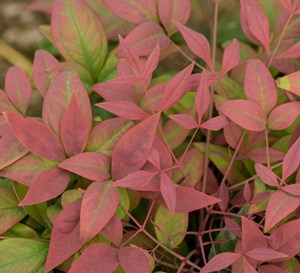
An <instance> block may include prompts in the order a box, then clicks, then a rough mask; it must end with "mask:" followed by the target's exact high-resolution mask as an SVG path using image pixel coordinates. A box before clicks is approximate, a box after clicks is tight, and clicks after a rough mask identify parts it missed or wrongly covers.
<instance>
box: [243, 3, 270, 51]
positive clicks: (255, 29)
mask: <svg viewBox="0 0 300 273" xmlns="http://www.w3.org/2000/svg"><path fill="white" fill-rule="evenodd" d="M241 26H242V29H243V32H244V34H245V36H246V37H247V38H248V39H249V40H250V41H251V42H253V43H255V44H257V42H258V41H259V42H260V43H261V44H262V45H263V46H264V47H265V49H266V51H267V53H269V52H270V46H269V43H270V24H269V20H268V18H267V16H266V15H265V14H264V12H263V10H262V8H261V7H260V5H259V4H258V3H257V2H256V1H255V0H241Z"/></svg>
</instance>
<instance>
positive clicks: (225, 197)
mask: <svg viewBox="0 0 300 273" xmlns="http://www.w3.org/2000/svg"><path fill="white" fill-rule="evenodd" d="M218 198H220V199H221V202H220V203H218V206H219V207H220V209H221V211H226V209H227V206H228V201H229V193H228V189H227V187H226V184H225V183H224V182H223V183H221V185H220V187H219V192H218Z"/></svg>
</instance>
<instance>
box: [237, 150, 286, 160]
mask: <svg viewBox="0 0 300 273" xmlns="http://www.w3.org/2000/svg"><path fill="white" fill-rule="evenodd" d="M266 152H267V149H266V147H260V148H257V149H255V150H253V151H250V152H248V153H246V154H244V156H245V157H249V158H250V159H251V160H253V161H255V162H256V163H260V164H266V163H267V161H268V160H267V156H266ZM269 156H270V158H269V159H270V162H277V161H281V160H282V159H283V157H284V156H285V153H283V152H281V151H278V150H275V149H273V148H271V147H269ZM241 158H243V156H242V157H241Z"/></svg>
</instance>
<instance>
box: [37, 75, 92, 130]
mask: <svg viewBox="0 0 300 273" xmlns="http://www.w3.org/2000/svg"><path fill="white" fill-rule="evenodd" d="M73 95H75V96H76V99H77V101H78V102H80V104H79V106H80V109H81V112H82V114H83V116H84V117H85V120H86V124H88V125H89V126H91V124H92V112H91V105H90V100H89V96H88V94H87V92H86V91H85V89H84V87H83V85H82V83H81V81H80V80H79V78H78V76H77V75H76V74H75V73H73V72H63V73H61V74H60V75H58V76H57V77H56V78H55V80H54V82H53V84H52V85H51V86H50V88H49V90H48V92H47V94H46V96H45V99H44V104H43V121H44V123H45V124H46V125H47V126H48V127H49V128H50V129H51V130H52V131H53V132H54V133H55V134H56V135H57V136H59V135H60V129H61V122H62V119H63V116H64V113H65V111H66V110H67V108H68V106H69V103H70V101H71V98H72V96H73Z"/></svg>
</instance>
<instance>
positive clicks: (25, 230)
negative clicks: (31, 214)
mask: <svg viewBox="0 0 300 273" xmlns="http://www.w3.org/2000/svg"><path fill="white" fill-rule="evenodd" d="M2 236H5V237H17V238H28V239H32V238H40V236H39V235H38V234H37V232H36V231H35V230H34V229H32V228H31V227H29V226H26V225H24V224H21V223H17V224H16V225H14V226H13V227H11V228H10V229H9V230H8V231H6V232H5V233H3V234H2Z"/></svg>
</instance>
